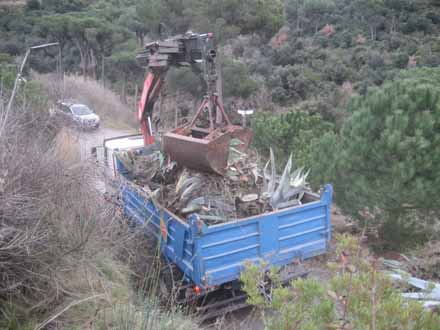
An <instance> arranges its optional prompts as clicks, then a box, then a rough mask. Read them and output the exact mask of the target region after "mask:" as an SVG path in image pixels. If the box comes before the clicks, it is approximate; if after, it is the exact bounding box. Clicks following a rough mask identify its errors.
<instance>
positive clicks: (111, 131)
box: [77, 127, 136, 161]
mask: <svg viewBox="0 0 440 330" xmlns="http://www.w3.org/2000/svg"><path fill="white" fill-rule="evenodd" d="M77 134H78V135H77V137H78V142H79V147H80V153H81V160H82V161H85V160H88V159H90V157H91V149H92V148H93V147H97V146H102V145H103V142H104V139H108V138H111V137H116V136H121V135H128V134H136V131H135V130H132V131H129V130H122V129H115V128H106V127H101V128H99V129H97V130H95V131H78V132H77Z"/></svg>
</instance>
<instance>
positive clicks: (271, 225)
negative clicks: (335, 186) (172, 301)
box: [197, 185, 332, 285]
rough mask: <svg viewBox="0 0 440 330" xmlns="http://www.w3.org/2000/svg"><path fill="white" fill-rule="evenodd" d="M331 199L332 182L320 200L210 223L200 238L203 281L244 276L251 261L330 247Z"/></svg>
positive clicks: (281, 260) (284, 259)
mask: <svg viewBox="0 0 440 330" xmlns="http://www.w3.org/2000/svg"><path fill="white" fill-rule="evenodd" d="M331 199H332V187H331V186H330V185H327V186H326V187H325V190H324V192H323V194H322V196H321V198H320V200H318V201H316V202H311V203H308V204H305V205H301V206H298V207H294V208H290V209H286V210H282V211H277V212H272V213H269V214H264V215H261V216H257V217H253V218H249V219H245V220H240V221H236V222H231V223H227V224H221V225H216V226H211V227H205V228H204V229H203V231H202V233H201V234H200V235H199V236H198V239H197V240H198V242H197V243H198V246H199V253H200V256H199V258H200V262H201V265H200V269H201V270H202V279H203V280H204V284H205V285H218V284H222V283H226V282H229V281H232V280H235V279H237V278H239V276H240V271H242V270H243V267H244V263H245V262H246V261H253V262H258V261H259V260H264V261H266V262H267V263H268V264H269V265H286V264H289V263H291V262H292V261H294V260H297V259H299V260H304V259H307V258H310V257H313V256H316V255H319V254H323V253H325V252H326V251H327V248H328V242H329V240H330V230H331V228H330V218H329V216H330V205H331Z"/></svg>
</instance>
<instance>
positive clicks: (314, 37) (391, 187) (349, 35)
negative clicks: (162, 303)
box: [0, 0, 440, 330]
mask: <svg viewBox="0 0 440 330" xmlns="http://www.w3.org/2000/svg"><path fill="white" fill-rule="evenodd" d="M8 3H10V5H8ZM17 4H19V5H17ZM159 26H160V28H159ZM188 30H192V31H195V32H201V33H203V32H209V31H212V32H214V34H215V36H216V40H217V44H218V49H219V58H220V59H221V62H222V78H223V97H224V103H225V105H226V107H227V110H228V111H229V112H230V113H231V117H233V120H234V121H235V122H240V117H239V116H237V115H236V114H235V111H236V110H237V109H244V108H253V109H256V114H255V115H253V117H252V118H251V122H252V127H253V129H254V134H255V139H254V146H255V147H256V148H257V149H258V151H259V153H261V154H262V155H263V156H264V155H266V156H267V155H268V153H269V148H270V147H272V148H273V149H274V152H275V155H276V157H275V158H276V159H277V160H279V164H284V163H285V160H286V159H287V158H288V157H289V155H290V154H292V155H293V158H294V161H295V167H300V166H304V167H305V168H307V169H308V168H310V169H311V172H310V180H311V184H312V186H313V187H314V188H316V189H319V188H320V187H321V186H322V185H323V184H324V183H327V182H330V183H332V184H333V186H334V191H335V196H334V197H335V203H336V204H337V205H338V206H339V207H340V208H341V209H342V210H343V212H344V213H345V214H346V215H348V216H349V217H351V218H353V220H355V223H356V224H357V228H361V230H360V231H362V233H366V234H367V236H368V238H369V242H370V243H371V244H372V245H374V247H375V248H376V249H382V250H383V249H385V250H387V249H392V250H397V251H399V252H400V251H405V252H408V251H412V249H413V248H415V247H420V246H422V245H424V244H426V243H427V242H430V243H431V245H429V246H438V243H436V242H438V241H439V240H440V226H439V225H440V206H439V203H438V201H439V200H440V190H439V189H440V188H439V187H440V174H439V169H440V68H439V65H440V2H439V1H438V0H417V1H414V0H285V1H281V0H273V1H265V0H28V1H19V2H13V1H7V2H4V3H1V4H0V277H1V281H0V283H1V284H0V303H1V306H0V313H1V314H0V315H3V316H4V318H3V319H4V320H3V319H1V318H0V328H1V327H3V328H7V329H11V330H12V329H26V328H36V329H42V328H44V327H45V326H46V325H49V326H53V325H54V324H55V322H60V324H61V325H60V328H62V326H63V327H64V328H66V329H69V328H72V329H74V328H87V327H89V328H91V329H95V328H96V329H109V328H118V329H132V328H136V326H139V328H140V327H141V326H142V322H144V321H145V319H143V316H145V315H146V317H147V316H148V315H149V316H148V317H153V319H152V320H153V321H151V322H152V323H151V324H152V327H153V328H154V327H156V328H157V327H158V325H160V324H162V323H161V322H163V323H164V324H165V326H164V329H168V328H169V329H171V328H175V327H176V326H177V325H181V327H183V328H186V329H192V328H196V326H195V325H194V324H193V323H192V322H191V321H187V320H183V319H182V318H181V316H180V314H170V315H168V314H166V313H165V314H162V313H161V312H160V311H159V310H158V309H157V307H156V306H155V305H154V304H150V302H148V301H147V302H144V301H142V302H141V303H137V302H136V303H134V300H135V299H133V296H135V295H136V294H137V292H136V289H134V288H137V286H136V283H132V282H131V280H132V277H131V276H130V274H131V275H132V274H133V270H131V269H130V262H132V260H133V259H132V257H134V256H135V255H136V251H137V249H136V247H133V246H127V245H126V241H130V240H131V237H128V236H127V235H130V233H129V232H128V231H126V228H125V227H124V226H120V225H118V223H119V222H118V221H117V219H118V217H117V216H114V215H115V212H114V209H113V208H112V207H111V206H109V205H107V204H106V203H105V202H104V201H103V200H102V198H101V197H100V195H99V194H98V193H97V192H95V191H94V190H93V187H92V186H91V185H90V184H86V183H87V182H90V180H94V179H95V176H94V174H91V175H90V176H88V175H87V176H86V175H85V174H84V173H91V172H92V171H91V170H90V168H89V167H88V165H87V164H86V165H85V164H78V163H72V159H74V157H73V158H72V157H68V156H66V155H63V154H62V153H60V152H59V149H57V148H59V147H60V146H59V145H58V144H57V141H58V140H57V139H59V136H60V134H65V132H64V133H60V128H61V125H60V123H58V122H56V121H54V119H53V118H52V117H50V116H49V112H48V111H47V110H48V109H49V108H51V106H52V103H53V102H54V101H55V100H56V99H57V98H59V97H60V95H67V94H64V91H65V90H64V91H63V93H62V94H60V93H58V89H59V87H60V86H56V85H57V81H56V80H53V79H55V78H51V77H55V75H54V74H55V73H57V74H59V72H60V71H63V72H64V73H66V74H67V75H66V77H67V78H66V80H65V81H66V84H67V85H66V86H67V87H66V86H64V88H65V89H68V92H69V93H68V94H69V95H68V96H69V97H76V94H77V91H78V90H80V89H84V86H87V87H86V89H87V90H86V92H85V93H83V100H82V101H83V102H87V103H93V104H92V105H93V106H94V107H96V108H97V111H98V112H100V115H101V114H102V116H103V118H104V121H107V122H112V121H114V122H115V123H118V122H124V125H126V126H132V125H133V123H132V121H133V119H132V118H133V117H132V114H131V113H129V114H127V112H128V111H129V110H128V109H129V108H130V109H132V108H133V104H135V97H136V96H138V95H139V93H140V88H141V86H142V83H143V79H144V76H145V69H144V68H141V67H139V65H138V64H137V62H136V61H135V57H136V54H137V52H138V51H139V50H140V49H142V46H143V45H144V44H145V43H146V42H148V41H151V40H156V39H158V38H166V37H167V36H172V35H174V34H177V33H185V32H186V31H188ZM54 41H57V42H59V45H60V47H59V49H57V48H56V47H55V48H48V49H44V50H40V51H36V52H32V54H31V56H30V58H29V62H28V65H27V66H26V67H25V70H24V74H23V76H24V77H22V78H23V79H21V82H20V84H21V85H20V86H21V87H22V88H21V90H20V93H19V94H18V95H17V98H16V101H15V103H14V107H13V109H12V111H11V113H9V114H6V112H5V109H6V104H7V102H8V100H9V96H10V94H11V90H12V87H13V84H14V79H15V76H16V73H17V69H18V65H19V64H20V63H21V60H22V58H23V56H24V54H25V52H26V50H27V49H28V47H30V46H32V45H38V44H42V43H47V42H54ZM59 51H61V54H62V61H61V63H60V61H59V57H58V56H59ZM34 72H36V73H37V74H34ZM40 74H43V75H40ZM46 74H47V75H46ZM51 74H52V75H51ZM36 76H39V77H40V78H39V79H35V80H32V77H36ZM57 77H59V75H57ZM57 79H58V78H57ZM38 80H39V81H38ZM84 81H86V83H84ZM166 85H167V86H166V87H167V88H166V89H165V91H164V93H163V96H166V97H165V99H167V100H171V101H164V102H163V104H164V106H163V109H162V110H161V111H162V112H163V114H162V118H163V119H165V120H164V122H163V123H162V124H163V126H164V127H172V126H173V125H174V124H175V122H178V119H179V118H177V117H178V116H175V113H177V114H178V115H179V116H181V117H183V116H190V115H191V111H192V109H193V108H195V107H196V104H197V101H196V100H197V99H198V98H200V97H201V96H202V95H203V87H202V86H201V85H200V79H199V77H197V76H196V75H195V74H194V73H193V72H192V71H191V70H190V69H188V68H187V69H171V70H170V71H169V73H168V81H167V84H166ZM106 88H109V89H112V90H113V91H114V92H115V93H118V94H119V100H116V98H115V97H114V94H108V93H106ZM108 95H112V97H109V96H108ZM121 102H122V103H125V104H126V105H123V104H121ZM115 104H118V106H117V107H113V105H115ZM127 104H129V105H128V106H127ZM123 112H124V113H123ZM57 136H58V138H57ZM64 140H66V139H64ZM61 149H62V150H64V149H63V147H62V148H61ZM67 149H68V148H67ZM17 164H18V166H17ZM77 197H81V198H77ZM98 205H99V206H100V205H106V206H105V207H98ZM109 220H111V221H109ZM71 228H73V229H71ZM124 239H125V240H124ZM426 249H428V248H425V250H426ZM433 254H434V253H433ZM127 255H128V256H129V257H127ZM437 259H438V258H437ZM437 259H433V260H432V262H431V261H430V262H429V269H434V270H435V269H436V271H437V272H438V269H439V263H438V261H437ZM127 260H128V262H127ZM373 266H374V265H373ZM369 267H370V266H369ZM366 274H367V275H368V276H370V275H374V276H376V275H375V274H376V268H375V266H374V267H373V268H371V269H370V270H369V271H368V272H367V273H366ZM367 275H366V276H367ZM137 276H138V277H137V279H138V280H139V277H142V275H139V274H138V275H137ZM428 276H429V275H428ZM365 278H366V279H367V281H369V278H370V277H365ZM127 279H129V280H127ZM363 281H365V280H364V278H360V280H359V283H361V284H362V283H363ZM132 284H134V285H132ZM341 285H342V284H341ZM361 286H362V285H360V287H361ZM360 287H359V288H360ZM373 287H374V286H373ZM359 288H358V289H359ZM373 289H374V290H376V289H375V287H374V288H372V289H371V290H373ZM374 290H373V291H374ZM318 291H319V292H318V293H319V295H318V296H322V295H326V293H325V292H323V291H322V292H321V289H319V290H318ZM373 291H372V292H373ZM393 292H394V291H393ZM341 296H343V294H341ZM387 297H388V298H393V299H394V293H393V294H392V295H389V296H387ZM367 298H368V299H369V298H370V296H367ZM144 304H145V306H146V307H145V314H143V312H142V310H143V307H142V306H144ZM399 305H400V301H399ZM287 306H289V305H287ZM361 307H362V306H361ZM419 307H420V306H419V305H417V306H416V309H417V308H419ZM375 308H376V307H375ZM332 310H333V309H332ZM360 310H361V311H362V308H360ZM289 313H290V311H289ZM361 314H362V313H361ZM361 314H359V315H361ZM373 314H374V317H375V312H374V313H373ZM392 314H393V311H391V312H390V315H392ZM131 315H134V317H133V318H130V317H128V316H131ZM356 315H357V314H356ZM52 317H55V318H54V319H52ZM170 318H171V320H170ZM133 319H134V320H135V322H137V323H136V324H134V325H133V324H132V323H130V322H131V321H132V320H133ZM429 320H431V319H429ZM312 321H313V320H312ZM316 321H318V320H316ZM117 322H119V323H117ZM186 322H189V323H186ZM430 322H431V321H430ZM384 328H386V327H385V326H384ZM396 328H398V326H397V327H396ZM416 328H417V327H414V329H416Z"/></svg>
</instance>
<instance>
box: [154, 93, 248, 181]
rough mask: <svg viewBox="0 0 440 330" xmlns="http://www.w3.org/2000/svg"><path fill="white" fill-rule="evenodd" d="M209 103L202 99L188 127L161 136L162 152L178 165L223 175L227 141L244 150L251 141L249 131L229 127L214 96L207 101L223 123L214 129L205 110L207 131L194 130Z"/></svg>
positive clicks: (229, 124)
mask: <svg viewBox="0 0 440 330" xmlns="http://www.w3.org/2000/svg"><path fill="white" fill-rule="evenodd" d="M209 101H210V100H209V98H208V97H206V98H205V99H204V100H203V102H202V104H201V105H200V107H199V108H198V110H197V112H196V114H195V116H194V117H193V119H192V121H191V122H190V123H189V124H188V125H185V126H182V127H178V128H176V129H174V130H172V131H171V132H168V133H166V134H165V135H164V137H163V141H162V143H163V149H164V151H165V152H166V153H167V154H168V155H169V156H170V158H171V159H172V160H174V161H177V162H178V163H179V164H181V165H184V166H186V167H188V168H192V169H195V170H201V171H209V172H214V173H217V174H220V175H223V174H225V172H226V167H227V163H228V156H229V143H230V141H231V139H232V138H238V139H240V140H241V141H242V142H243V147H244V148H247V147H248V146H249V144H250V142H251V140H252V131H251V130H250V129H247V128H243V127H241V126H236V125H232V123H231V121H230V120H229V118H228V116H227V114H226V112H225V111H224V109H223V105H222V104H221V102H220V101H219V99H218V96H217V95H216V94H213V95H212V96H211V102H212V104H214V105H215V106H216V108H217V109H218V111H220V112H221V113H222V118H223V120H224V123H221V124H220V125H217V126H215V124H214V120H213V116H212V114H211V111H209V109H208V111H209V113H208V117H209V121H210V123H209V128H200V127H197V126H196V121H197V119H198V118H199V117H200V116H201V114H202V111H203V110H205V109H207V107H208V106H209Z"/></svg>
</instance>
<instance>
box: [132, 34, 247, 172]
mask: <svg viewBox="0 0 440 330" xmlns="http://www.w3.org/2000/svg"><path fill="white" fill-rule="evenodd" d="M216 54H217V53H216V50H215V47H214V40H213V34H212V33H205V34H198V33H192V32H188V33H186V34H184V35H178V36H174V37H172V38H169V39H166V40H160V41H154V42H151V43H148V44H146V45H145V47H144V50H143V52H142V53H140V54H138V56H137V59H138V61H139V62H140V63H141V64H143V65H144V66H147V68H148V69H147V75H146V78H145V81H144V86H143V90H142V95H141V99H140V101H139V105H138V120H139V122H140V125H141V132H142V135H143V138H144V144H145V145H151V144H153V143H155V136H154V133H153V126H152V115H153V111H154V104H155V103H156V101H157V99H158V96H159V94H160V90H161V88H162V86H163V84H164V80H165V77H166V74H167V71H168V69H169V68H170V67H171V66H176V67H183V66H191V67H192V68H193V70H194V71H196V72H198V73H199V74H201V75H203V79H204V81H205V83H206V95H205V96H204V97H203V100H202V101H201V103H200V106H199V107H198V109H197V111H196V113H195V115H194V117H193V119H192V120H191V121H190V123H189V124H186V125H184V126H180V127H176V128H174V129H173V130H171V131H170V132H167V133H165V134H164V136H163V139H162V148H163V150H164V152H166V153H167V154H168V155H169V157H170V158H171V160H174V161H177V162H178V163H179V164H181V165H183V166H186V167H188V168H192V169H195V170H202V171H210V172H214V173H218V174H220V175H222V174H224V173H225V171H226V165H227V160H228V154H229V143H230V140H231V139H232V138H238V139H240V140H241V141H242V143H243V146H244V147H247V146H248V145H249V144H250V142H251V140H252V131H251V130H250V129H248V128H245V127H241V126H237V125H233V124H232V123H231V121H230V120H229V117H228V115H227V114H226V112H225V110H224V107H223V104H222V102H221V100H220V98H219V96H218V93H217V89H216V87H217V79H218V77H217V72H216V57H217V56H216ZM204 114H205V115H207V117H208V122H209V123H208V126H207V127H203V126H202V125H200V124H198V120H199V119H200V118H201V117H202V116H203V115H204Z"/></svg>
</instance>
